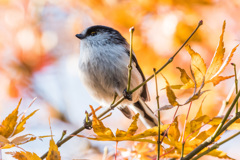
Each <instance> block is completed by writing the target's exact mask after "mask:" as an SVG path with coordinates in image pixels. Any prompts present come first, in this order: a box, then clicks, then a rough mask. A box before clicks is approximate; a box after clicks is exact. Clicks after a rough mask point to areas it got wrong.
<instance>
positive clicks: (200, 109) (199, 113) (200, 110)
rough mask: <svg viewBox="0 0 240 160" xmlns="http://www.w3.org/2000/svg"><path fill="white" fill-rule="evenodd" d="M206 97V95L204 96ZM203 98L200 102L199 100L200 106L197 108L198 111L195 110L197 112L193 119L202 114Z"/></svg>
mask: <svg viewBox="0 0 240 160" xmlns="http://www.w3.org/2000/svg"><path fill="white" fill-rule="evenodd" d="M205 98H206V97H205ZM205 98H204V99H203V100H202V102H201V105H200V107H199V109H198V112H197V114H196V116H195V119H197V118H199V117H201V116H202V115H203V113H202V106H203V102H204V100H205Z"/></svg>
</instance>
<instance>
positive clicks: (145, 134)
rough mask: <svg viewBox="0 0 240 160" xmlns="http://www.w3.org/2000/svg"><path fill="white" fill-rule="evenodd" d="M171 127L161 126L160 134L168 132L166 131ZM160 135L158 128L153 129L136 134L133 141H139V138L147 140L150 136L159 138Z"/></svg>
mask: <svg viewBox="0 0 240 160" xmlns="http://www.w3.org/2000/svg"><path fill="white" fill-rule="evenodd" d="M168 126H169V125H167V124H165V125H161V126H160V132H161V133H162V132H164V131H166V129H167V128H168ZM157 135H158V127H157V126H156V127H153V128H150V129H147V130H145V131H144V132H142V133H139V134H136V135H134V136H133V137H132V138H133V139H139V138H145V137H149V136H157Z"/></svg>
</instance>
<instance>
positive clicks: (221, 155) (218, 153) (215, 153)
mask: <svg viewBox="0 0 240 160" xmlns="http://www.w3.org/2000/svg"><path fill="white" fill-rule="evenodd" d="M207 155H211V156H214V157H218V158H225V159H233V158H231V157H229V156H228V155H227V153H225V152H223V151H219V150H216V149H215V150H213V151H211V152H209V153H208V154H207Z"/></svg>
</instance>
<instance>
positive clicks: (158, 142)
mask: <svg viewBox="0 0 240 160" xmlns="http://www.w3.org/2000/svg"><path fill="white" fill-rule="evenodd" d="M153 72H154V77H155V86H156V100H157V108H158V140H157V144H158V154H157V160H159V159H160V146H161V145H160V129H161V128H160V126H161V121H160V106H159V95H158V84H157V75H156V69H155V68H153Z"/></svg>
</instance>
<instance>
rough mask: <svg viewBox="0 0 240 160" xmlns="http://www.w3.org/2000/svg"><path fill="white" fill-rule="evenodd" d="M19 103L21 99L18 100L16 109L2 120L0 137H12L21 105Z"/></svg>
mask: <svg viewBox="0 0 240 160" xmlns="http://www.w3.org/2000/svg"><path fill="white" fill-rule="evenodd" d="M21 101H22V99H20V101H19V103H18V105H17V107H16V109H15V110H14V111H13V112H12V113H11V114H9V115H8V116H7V117H6V118H5V119H4V120H3V122H2V125H1V126H0V135H2V136H4V137H6V138H8V137H9V136H11V135H12V133H13V131H14V129H15V126H16V125H17V119H18V108H19V106H20V104H21Z"/></svg>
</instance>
